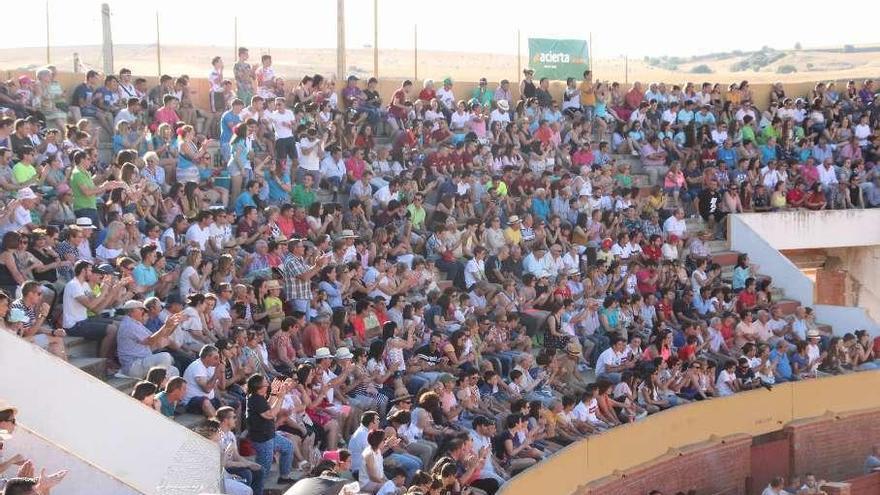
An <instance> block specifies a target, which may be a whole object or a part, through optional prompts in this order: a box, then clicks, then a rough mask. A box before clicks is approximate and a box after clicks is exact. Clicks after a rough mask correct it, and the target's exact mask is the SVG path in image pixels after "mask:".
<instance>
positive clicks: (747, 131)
mask: <svg viewBox="0 0 880 495" xmlns="http://www.w3.org/2000/svg"><path fill="white" fill-rule="evenodd" d="M742 136H743V139H742V140H743V142H745V141H746V140H749V141H751V142H752V144H757V143H755V129H754V128H753V127H752V126H748V125H747V126H743V128H742Z"/></svg>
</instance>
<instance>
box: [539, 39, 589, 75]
mask: <svg viewBox="0 0 880 495" xmlns="http://www.w3.org/2000/svg"><path fill="white" fill-rule="evenodd" d="M588 54H589V52H588V47H587V42H586V41H585V40H551V39H546V38H529V67H530V68H532V69H534V70H535V79H540V78H542V77H546V78H549V79H551V80H554V81H565V80H566V78H569V77H574V78H575V79H580V78H581V77H583V75H584V71H585V70H587V67H588V66H589V63H590V59H589V56H588Z"/></svg>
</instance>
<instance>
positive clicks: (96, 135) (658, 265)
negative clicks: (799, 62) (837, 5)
mask: <svg viewBox="0 0 880 495" xmlns="http://www.w3.org/2000/svg"><path fill="white" fill-rule="evenodd" d="M228 75H229V74H228V71H225V68H224V62H223V60H222V59H220V57H216V58H215V59H214V60H213V61H212V69H211V71H210V75H209V80H210V94H209V95H208V98H207V101H209V102H210V106H209V107H208V108H197V106H196V105H195V103H194V101H195V100H196V98H195V95H194V92H193V91H194V90H192V89H191V87H190V81H189V78H188V77H187V76H181V77H178V78H176V79H175V78H172V77H170V76H162V77H161V79H160V82H159V85H157V86H155V87H152V88H151V87H148V86H147V83H146V80H145V79H143V78H135V77H133V76H132V74H131V71H129V70H125V69H123V70H122V71H120V73H119V74H118V75H115V74H107V75H99V74H98V73H96V72H94V71H90V72H88V73H87V74H85V80H84V81H83V82H82V83H81V84H79V85H78V86H76V87H75V88H63V87H61V85H60V84H59V83H58V81H57V78H56V73H55V70H54V68H52V67H48V68H44V69H40V70H38V71H37V72H36V74H35V78H31V77H29V76H22V77H20V78H19V79H18V80H17V81H10V82H9V83H7V84H6V85H5V86H4V87H2V88H0V107H3V110H2V114H0V115H2V118H0V195H2V197H3V208H2V211H0V234H2V236H3V239H2V252H0V288H2V289H3V290H4V291H5V292H2V293H0V318H2V322H3V323H2V325H3V327H4V328H5V329H6V330H8V331H11V332H14V333H16V334H18V335H20V336H21V337H22V338H24V339H27V340H29V341H31V342H33V343H34V344H35V345H38V346H41V347H43V348H45V349H47V351H49V352H51V353H52V354H54V355H55V356H57V357H58V358H60V359H66V358H67V351H66V349H65V344H64V342H65V337H66V336H75V337H83V338H86V339H90V340H94V341H96V342H98V343H99V346H98V349H99V353H100V356H101V357H104V358H106V359H107V363H108V374H109V375H113V374H116V373H118V374H121V375H124V376H128V377H133V378H136V379H138V380H142V381H140V382H138V383H137V385H136V386H135V389H134V391H133V396H134V397H135V398H136V399H137V400H139V401H141V402H143V403H144V404H146V405H147V406H149V407H153V408H155V409H156V410H157V411H158V412H159V413H161V414H163V415H165V416H168V417H175V415H179V414H181V413H183V412H188V413H191V414H199V415H203V416H204V417H205V420H204V422H202V423H200V424H199V426H198V427H197V430H198V431H199V432H200V433H202V434H203V435H205V436H206V437H208V438H212V439H215V440H216V441H217V443H218V445H219V446H220V448H221V449H222V452H223V459H224V462H225V468H226V472H227V482H226V487H227V491H228V493H251V492H253V493H256V494H258V495H259V494H261V493H263V486H264V484H266V483H269V482H275V481H276V480H275V479H272V480H269V479H268V477H269V476H270V473H273V472H275V471H274V470H273V463H276V462H277V463H278V466H277V473H278V476H279V478H278V479H277V482H278V483H280V484H282V485H285V484H291V483H293V481H294V476H297V477H299V476H302V475H303V474H310V475H311V478H307V480H311V481H305V482H303V481H301V482H300V483H313V482H315V481H314V479H315V477H316V476H317V477H318V478H320V479H322V480H325V481H327V482H328V483H331V482H335V481H340V482H343V481H345V480H346V479H348V480H353V481H356V482H358V484H359V485H358V487H357V490H359V491H362V492H369V493H380V494H382V495H389V494H392V493H395V494H397V493H404V492H406V493H412V494H422V495H427V494H429V493H432V494H441V493H442V494H458V493H466V492H470V493H481V492H484V493H487V494H490V495H491V494H494V493H495V492H496V491H497V490H498V488H499V486H500V485H501V484H503V483H504V482H505V481H506V480H508V479H509V478H510V477H511V476H513V475H515V474H516V473H518V472H520V471H522V470H523V469H527V468H528V467H530V466H532V465H534V464H535V463H537V462H540V461H541V460H542V459H544V458H545V457H547V456H548V455H551V454H552V453H553V452H555V451H556V450H558V449H560V448H562V447H563V446H565V445H568V444H570V443H572V442H575V441H577V440H578V439H581V438H584V437H586V436H589V435H594V434H600V433H601V432H603V431H605V430H607V429H609V428H613V427H615V426H618V425H620V424H623V423H627V422H631V421H636V420H639V419H641V418H644V417H646V416H647V415H650V414H653V413H656V412H658V411H662V410H664V409H667V408H670V407H675V406H677V405H680V404H684V403H687V402H690V401H699V400H708V399H712V398H714V397H722V396H726V395H730V394H733V393H736V392H739V391H742V390H749V389H752V388H760V387H764V388H772V386H773V385H774V384H776V383H780V382H783V381H792V380H802V379H810V378H814V377H817V376H820V375H823V374H839V373H848V372H851V371H855V370H865V369H874V368H876V367H877V366H878V365H877V363H876V361H875V359H876V355H875V352H877V343H875V342H874V341H872V339H871V337H870V336H869V335H868V334H867V333H866V332H865V331H864V330H858V331H856V330H855V329H838V333H837V334H833V333H832V332H831V331H830V330H828V328H827V327H824V326H820V325H817V323H816V322H815V319H814V315H813V312H812V310H811V309H810V308H806V307H798V308H797V309H796V310H795V312H794V314H791V315H785V314H783V311H782V309H781V308H780V307H779V306H778V305H777V304H776V302H777V301H775V300H774V295H773V294H774V291H773V286H772V281H771V280H769V279H768V278H767V277H763V276H761V274H760V272H759V267H757V266H755V265H754V264H752V263H751V262H750V261H749V259H748V255H747V254H742V255H740V256H739V259H738V260H737V263H736V266H735V267H734V268H733V272H732V276H731V277H730V278H728V276H727V274H726V273H725V271H724V267H723V266H721V265H719V263H717V262H716V261H715V260H713V256H712V242H713V241H715V240H717V239H723V238H724V237H725V235H726V233H725V221H724V217H725V215H727V214H731V213H738V212H743V211H770V210H783V209H788V208H808V209H824V208H851V207H855V206H859V207H874V206H878V205H880V187H878V186H880V167H877V166H875V163H877V158H878V153H880V148H878V147H880V132H878V111H877V110H878V108H880V107H878V106H876V104H875V102H876V98H877V95H876V92H875V90H874V83H873V82H872V81H865V82H864V83H863V84H856V83H855V82H851V83H850V84H849V85H848V86H847V87H846V88H841V89H840V90H838V89H836V88H835V87H834V85H833V84H830V83H829V84H824V83H820V84H817V85H816V88H815V90H814V91H813V92H811V94H810V95H808V96H807V98H806V100H805V99H803V98H800V97H799V96H803V95H790V94H787V93H786V92H785V89H784V88H783V86H782V85H781V84H777V85H775V86H774V88H773V91H772V93H771V98H770V105H769V107H767V108H761V109H759V108H758V107H757V106H756V102H755V100H754V97H753V95H752V92H751V90H750V88H749V85H748V82H746V81H743V82H742V83H738V84H733V85H731V86H730V87H729V88H728V89H727V91H721V89H720V87H719V85H717V84H716V85H714V86H713V85H712V84H709V83H704V84H703V85H701V86H696V85H694V84H692V83H687V84H684V85H681V86H677V85H676V86H671V87H668V86H667V85H665V84H651V85H649V86H648V89H647V91H644V90H643V87H642V85H641V84H640V83H638V82H636V83H634V84H633V86H632V88H630V89H629V90H626V91H624V89H622V88H621V87H620V85H619V84H618V83H611V84H608V83H605V82H600V81H594V80H593V77H592V74H591V73H590V72H589V71H587V72H585V73H584V75H583V79H582V80H580V81H576V80H574V79H569V81H568V83H567V88H566V89H565V90H564V92H563V93H562V94H561V95H554V94H553V92H552V91H551V90H550V86H549V82H548V81H547V80H546V79H542V80H540V81H535V80H534V79H533V72H532V71H531V70H530V69H527V70H526V71H525V72H524V77H523V79H522V81H520V82H519V92H518V93H519V98H518V99H514V97H513V95H512V91H511V87H510V86H511V85H510V83H509V82H508V81H502V82H501V83H500V84H499V85H498V86H497V87H495V88H490V87H489V85H488V83H487V81H486V80H485V79H481V80H480V82H479V85H478V86H477V88H476V89H474V90H473V91H472V92H468V94H460V92H459V94H456V91H457V89H456V86H455V83H454V81H453V80H452V79H449V78H447V79H445V80H443V81H442V84H437V85H436V86H435V83H434V82H433V81H430V80H429V81H425V82H424V84H423V87H422V88H421V89H416V88H414V86H413V83H412V82H410V81H406V82H404V83H403V84H402V85H401V86H400V87H399V88H398V89H397V90H396V91H394V92H393V95H392V96H391V98H390V100H389V101H384V100H383V96H382V95H381V94H380V93H379V91H378V89H377V88H378V81H377V80H376V79H373V78H371V79H370V80H368V81H366V83H364V82H362V81H360V80H359V79H358V78H357V77H356V76H350V77H348V78H347V80H346V81H345V82H344V84H343V85H342V86H343V87H341V88H336V87H335V84H336V82H335V81H333V80H330V79H327V78H324V77H322V76H321V75H314V76H306V77H303V78H302V79H301V80H300V81H298V82H297V83H296V84H295V85H294V86H293V87H289V86H287V85H285V81H284V80H283V79H282V78H281V77H280V76H279V75H278V74H276V73H275V71H274V69H273V67H272V58H271V56H269V55H263V56H262V57H261V60H260V63H259V64H255V65H251V63H250V62H249V52H248V50H247V49H246V48H241V49H240V50H239V59H238V60H237V61H236V63H235V64H234V68H233V71H232V77H231V78H229V79H227V76H228ZM557 97H558V98H557ZM197 131H198V132H197ZM385 137H387V143H388V144H382V143H383V142H386V141H384V139H383V138H385ZM105 154H107V155H106V156H110V158H109V159H106V158H103V157H104V156H105ZM629 154H632V155H637V156H638V157H639V159H638V161H640V162H641V163H636V164H635V165H638V168H639V169H643V170H644V171H645V172H647V177H648V178H647V180H648V181H649V182H648V184H645V183H644V182H643V177H642V176H639V175H638V174H635V171H634V170H633V169H632V165H633V158H630V157H629ZM644 186H650V191H647V190H646V189H648V188H647V187H644ZM688 217H702V220H703V221H704V222H705V223H704V225H705V229H701V230H699V231H691V230H690V229H689V228H688ZM849 331H852V333H848V332H849ZM252 459H253V460H252Z"/></svg>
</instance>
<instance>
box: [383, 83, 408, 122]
mask: <svg viewBox="0 0 880 495" xmlns="http://www.w3.org/2000/svg"><path fill="white" fill-rule="evenodd" d="M391 102H392V104H391V105H389V106H388V112H389V113H390V114H391V115H394V116H395V117H397V118H398V119H401V120H406V113H407V112H406V108H400V107H397V106H396V105H401V106H403V105H404V104H406V92H404V91H403V88H398V90H397V91H395V92H394V94H393V95H392V96H391Z"/></svg>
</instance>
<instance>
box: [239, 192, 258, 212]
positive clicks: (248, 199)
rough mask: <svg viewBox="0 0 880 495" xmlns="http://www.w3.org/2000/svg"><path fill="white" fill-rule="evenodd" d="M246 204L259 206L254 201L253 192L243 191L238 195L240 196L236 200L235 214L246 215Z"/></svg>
mask: <svg viewBox="0 0 880 495" xmlns="http://www.w3.org/2000/svg"><path fill="white" fill-rule="evenodd" d="M246 206H254V207H256V206H257V203H256V202H255V201H254V197H253V196H251V193H249V192H247V191H244V192H243V193H241V194H239V195H238V198H237V199H236V200H235V215H236V216H239V217H240V216H242V215H244V208H245V207H246Z"/></svg>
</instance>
